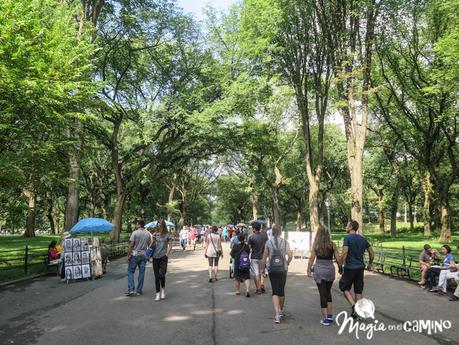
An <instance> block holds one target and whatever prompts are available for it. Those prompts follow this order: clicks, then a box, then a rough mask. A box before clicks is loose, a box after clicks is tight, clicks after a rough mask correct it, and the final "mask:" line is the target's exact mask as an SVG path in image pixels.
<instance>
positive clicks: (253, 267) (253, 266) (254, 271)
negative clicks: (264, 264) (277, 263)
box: [250, 259, 263, 277]
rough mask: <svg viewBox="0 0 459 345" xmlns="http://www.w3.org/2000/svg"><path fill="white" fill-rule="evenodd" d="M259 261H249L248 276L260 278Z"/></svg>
mask: <svg viewBox="0 0 459 345" xmlns="http://www.w3.org/2000/svg"><path fill="white" fill-rule="evenodd" d="M262 273H263V272H261V260H259V259H250V275H251V276H252V277H256V276H261V275H262Z"/></svg>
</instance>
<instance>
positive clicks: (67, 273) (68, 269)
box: [65, 266, 73, 280]
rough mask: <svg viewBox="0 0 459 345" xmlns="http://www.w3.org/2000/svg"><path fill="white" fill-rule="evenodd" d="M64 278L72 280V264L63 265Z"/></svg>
mask: <svg viewBox="0 0 459 345" xmlns="http://www.w3.org/2000/svg"><path fill="white" fill-rule="evenodd" d="M65 279H67V280H72V279H73V266H66V267H65Z"/></svg>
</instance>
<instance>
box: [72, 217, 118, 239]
mask: <svg viewBox="0 0 459 345" xmlns="http://www.w3.org/2000/svg"><path fill="white" fill-rule="evenodd" d="M113 227H114V225H113V224H112V223H110V222H107V221H106V220H105V219H102V218H85V219H81V220H80V221H79V222H78V223H76V224H75V225H74V226H73V227H72V228H71V229H70V233H71V234H72V235H73V234H78V233H94V232H95V233H104V232H110V231H112V230H113Z"/></svg>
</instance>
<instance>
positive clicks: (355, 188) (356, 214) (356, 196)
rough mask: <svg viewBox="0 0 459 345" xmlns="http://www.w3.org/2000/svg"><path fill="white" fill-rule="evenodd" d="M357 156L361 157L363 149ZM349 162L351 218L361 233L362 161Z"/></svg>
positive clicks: (353, 160)
mask: <svg viewBox="0 0 459 345" xmlns="http://www.w3.org/2000/svg"><path fill="white" fill-rule="evenodd" d="M359 156H360V157H362V156H363V147H362V152H361V153H360V155H359ZM351 161H352V162H353V163H352V164H350V166H349V172H350V173H351V205H352V208H351V218H352V219H354V220H356V221H357V222H358V223H359V224H360V227H359V231H358V232H359V233H363V175H362V163H363V159H362V158H359V159H351Z"/></svg>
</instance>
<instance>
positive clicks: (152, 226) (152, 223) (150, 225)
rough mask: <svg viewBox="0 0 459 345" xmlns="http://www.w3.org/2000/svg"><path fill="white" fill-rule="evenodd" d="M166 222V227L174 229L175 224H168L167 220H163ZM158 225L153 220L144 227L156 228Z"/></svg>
mask: <svg viewBox="0 0 459 345" xmlns="http://www.w3.org/2000/svg"><path fill="white" fill-rule="evenodd" d="M165 222H166V226H170V227H171V228H175V224H174V223H172V222H169V221H168V220H165ZM157 225H158V221H156V220H154V221H152V222H150V223H148V224H147V225H145V227H146V228H156V226H157Z"/></svg>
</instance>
